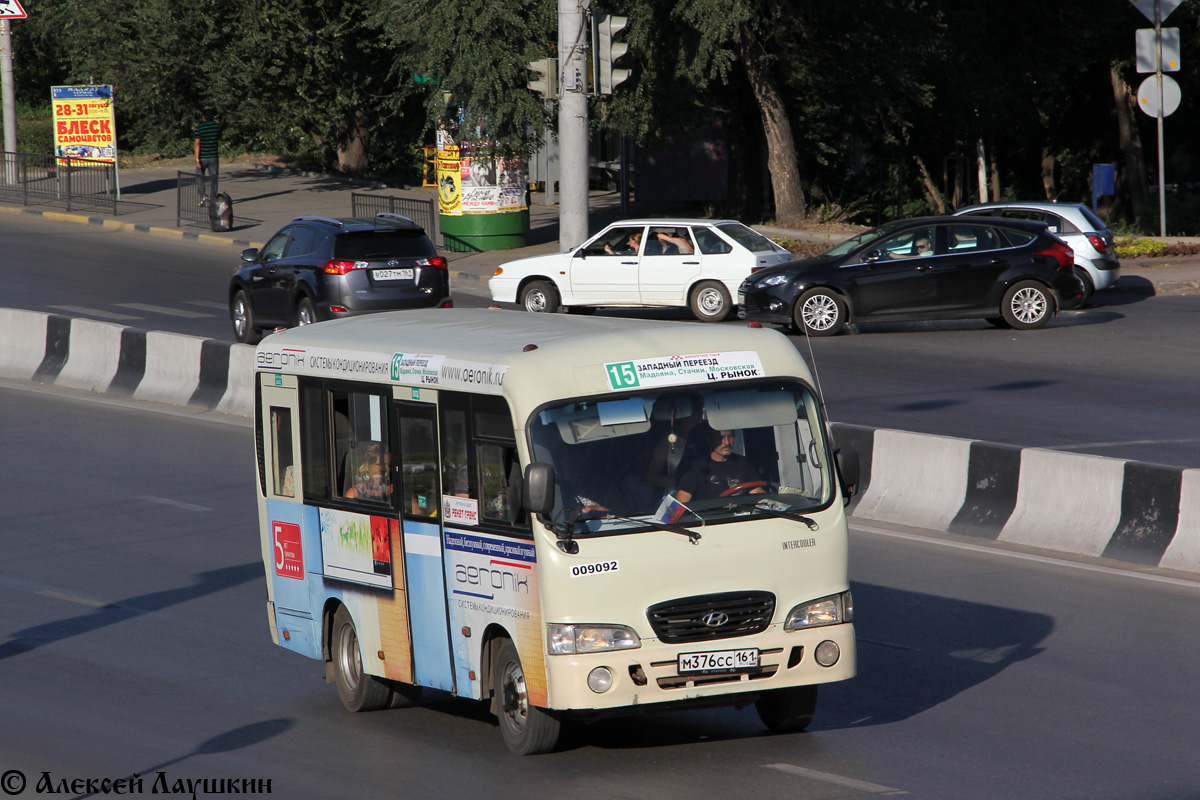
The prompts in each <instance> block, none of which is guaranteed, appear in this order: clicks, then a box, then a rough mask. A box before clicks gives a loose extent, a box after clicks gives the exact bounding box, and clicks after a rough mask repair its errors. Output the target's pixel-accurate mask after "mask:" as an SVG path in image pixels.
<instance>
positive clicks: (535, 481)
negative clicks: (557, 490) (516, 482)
mask: <svg viewBox="0 0 1200 800" xmlns="http://www.w3.org/2000/svg"><path fill="white" fill-rule="evenodd" d="M522 501H523V502H524V505H525V510H526V511H528V512H529V513H530V514H549V513H550V512H551V511H553V510H554V467H552V466H550V465H549V464H540V463H537V462H534V463H533V464H529V465H527V466H526V467H525V487H524V497H522Z"/></svg>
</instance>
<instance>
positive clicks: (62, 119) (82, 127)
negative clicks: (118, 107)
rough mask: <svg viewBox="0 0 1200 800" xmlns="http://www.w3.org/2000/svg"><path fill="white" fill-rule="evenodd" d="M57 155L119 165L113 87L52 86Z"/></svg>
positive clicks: (55, 150) (55, 151)
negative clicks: (117, 163) (117, 162)
mask: <svg viewBox="0 0 1200 800" xmlns="http://www.w3.org/2000/svg"><path fill="white" fill-rule="evenodd" d="M50 97H51V100H52V101H53V108H54V155H55V156H57V157H58V158H60V159H61V158H64V157H68V156H69V157H71V158H90V159H95V160H96V161H105V162H108V163H116V161H117V133H116V125H115V123H114V121H113V97H112V87H111V86H52V87H50Z"/></svg>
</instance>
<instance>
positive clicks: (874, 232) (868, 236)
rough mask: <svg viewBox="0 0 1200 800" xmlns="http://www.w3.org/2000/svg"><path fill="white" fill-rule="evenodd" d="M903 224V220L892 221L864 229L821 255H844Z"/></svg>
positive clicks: (880, 237) (886, 234) (888, 233)
mask: <svg viewBox="0 0 1200 800" xmlns="http://www.w3.org/2000/svg"><path fill="white" fill-rule="evenodd" d="M901 224H902V223H901V222H890V223H888V224H887V225H880V226H879V227H878V228H872V229H871V230H869V231H863V232H862V233H859V234H856V235H854V236H851V237H850V238H849V239H847V240H846V241H844V242H842V243H841V244H839V245H838V246H837V247H833V248H831V249H829V250H826V251H825V252H824V253H822V254H821V255H823V256H829V257H831V258H832V257H835V256H844V255H846V253H849V252H850V251H852V250H855V249H857V248H859V247H862V246H863V245H866V244H870V243H871V242H874V241H876V240H878V239H882V238H883V237H884V236H888V235H890V234H891V233H892V231H894V230H896V228H898V227H900V225H901Z"/></svg>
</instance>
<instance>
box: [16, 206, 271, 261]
mask: <svg viewBox="0 0 1200 800" xmlns="http://www.w3.org/2000/svg"><path fill="white" fill-rule="evenodd" d="M0 213H4V214H14V215H15V214H29V215H31V216H35V217H43V218H45V219H52V220H55V221H56V222H70V223H74V224H76V225H95V226H96V227H98V228H112V229H114V230H119V231H137V232H138V233H151V234H154V235H156V236H165V237H167V238H169V239H182V240H185V241H194V242H204V243H206V244H220V245H233V246H235V247H240V248H241V249H243V250H244V249H246V248H247V247H262V246H263V244H264V242H252V241H250V240H249V239H224V238H222V237H220V236H214V235H213V234H211V233H197V232H193V231H183V230H179V229H178V228H160V227H157V226H155V225H143V224H139V223H136V222H121V221H120V220H115V219H108V218H107V217H89V216H86V215H84V214H76V213H73V212H66V211H43V210H41V209H39V208H25V207H22V208H13V207H11V206H4V205H0Z"/></svg>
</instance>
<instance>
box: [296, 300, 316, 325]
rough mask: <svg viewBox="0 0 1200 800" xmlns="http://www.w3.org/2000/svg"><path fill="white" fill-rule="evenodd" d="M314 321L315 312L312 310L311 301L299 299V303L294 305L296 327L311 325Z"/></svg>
mask: <svg viewBox="0 0 1200 800" xmlns="http://www.w3.org/2000/svg"><path fill="white" fill-rule="evenodd" d="M316 321H317V310H316V309H315V308H313V304H312V300H309V299H308V298H307V297H301V298H300V302H299V303H296V327H299V326H301V325H312V324H313V323H314V322H316Z"/></svg>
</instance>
